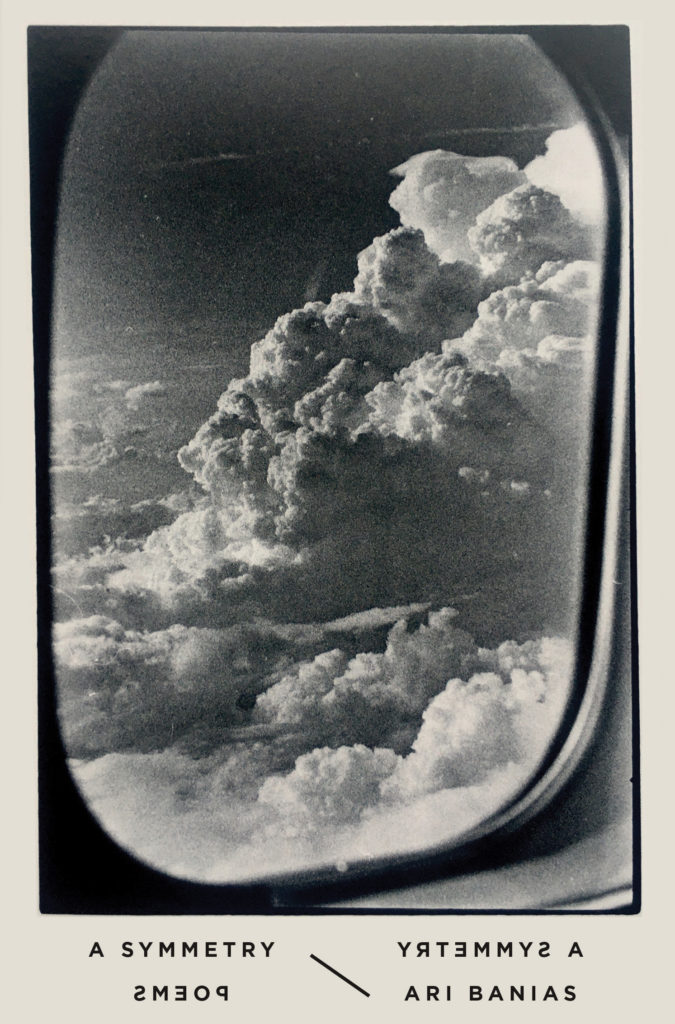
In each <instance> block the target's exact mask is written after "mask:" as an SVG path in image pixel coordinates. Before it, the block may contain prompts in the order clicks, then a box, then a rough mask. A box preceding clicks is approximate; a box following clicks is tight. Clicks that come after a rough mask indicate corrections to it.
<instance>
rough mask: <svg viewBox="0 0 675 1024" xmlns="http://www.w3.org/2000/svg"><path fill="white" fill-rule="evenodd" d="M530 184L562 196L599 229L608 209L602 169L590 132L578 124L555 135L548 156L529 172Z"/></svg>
mask: <svg viewBox="0 0 675 1024" xmlns="http://www.w3.org/2000/svg"><path fill="white" fill-rule="evenodd" d="M525 174H526V175H527V177H528V178H529V180H530V181H531V182H532V183H533V184H534V185H538V186H539V187H540V188H545V189H548V191H549V192H554V193H555V194H556V195H558V196H559V197H560V199H561V201H562V202H563V203H564V205H565V206H566V207H567V209H568V210H569V211H570V212H571V213H573V214H574V215H575V216H576V217H578V218H580V219H581V220H583V221H584V222H586V223H590V224H596V225H599V224H600V223H601V221H602V218H603V215H604V208H605V197H604V187H603V178H602V169H601V166H600V161H599V159H598V153H597V149H596V147H595V143H594V142H593V138H592V136H591V133H590V132H589V130H588V128H587V127H586V126H585V125H583V124H576V125H574V126H573V127H572V128H564V129H561V130H560V131H557V132H553V133H552V134H551V135H550V136H549V137H548V139H547V141H546V153H545V154H544V155H543V156H538V157H535V159H534V160H533V161H532V162H531V163H529V164H528V165H527V167H526V168H525Z"/></svg>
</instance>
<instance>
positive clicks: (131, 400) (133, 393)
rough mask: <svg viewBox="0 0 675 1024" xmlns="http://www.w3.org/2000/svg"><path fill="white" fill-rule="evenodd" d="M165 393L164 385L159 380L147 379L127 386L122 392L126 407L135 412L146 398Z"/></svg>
mask: <svg viewBox="0 0 675 1024" xmlns="http://www.w3.org/2000/svg"><path fill="white" fill-rule="evenodd" d="M165 394H166V387H165V386H164V384H162V382H161V380H149V381H146V382H145V383H144V384H134V385H133V387H130V388H127V390H126V391H125V392H124V399H125V401H126V403H127V409H130V410H132V411H134V412H136V411H138V409H140V407H141V405H142V403H143V402H144V401H145V399H146V398H152V397H156V396H158V395H165Z"/></svg>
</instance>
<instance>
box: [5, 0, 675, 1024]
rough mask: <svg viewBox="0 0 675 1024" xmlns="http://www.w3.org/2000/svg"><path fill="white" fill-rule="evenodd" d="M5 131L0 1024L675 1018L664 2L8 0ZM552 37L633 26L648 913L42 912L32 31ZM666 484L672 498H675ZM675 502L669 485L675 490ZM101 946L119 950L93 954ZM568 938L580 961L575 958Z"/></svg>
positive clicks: (668, 61)
mask: <svg viewBox="0 0 675 1024" xmlns="http://www.w3.org/2000/svg"><path fill="white" fill-rule="evenodd" d="M0 6H1V11H2V23H1V32H0V45H1V47H2V53H1V61H0V67H1V69H2V71H1V74H2V86H1V92H0V103H1V122H0V124H1V128H2V150H1V153H2V168H1V170H2V174H1V178H0V183H1V185H2V208H1V219H0V225H1V230H2V278H1V281H2V293H1V295H0V299H1V306H0V308H1V310H2V334H1V336H0V337H1V344H2V347H1V349H0V388H1V389H2V391H1V394H0V457H1V459H2V466H1V469H2V476H1V478H0V479H1V481H2V483H1V484H0V491H1V492H2V494H3V501H2V510H1V514H2V524H1V525H2V530H1V531H0V536H1V537H2V543H3V553H4V558H3V560H2V566H3V570H4V571H3V575H2V579H3V583H2V593H1V600H2V609H1V614H0V623H1V628H2V631H3V643H2V652H3V657H2V663H1V664H2V669H3V671H2V675H1V678H2V684H3V689H4V695H5V702H4V703H5V713H4V716H3V718H4V742H3V743H2V755H3V760H4V763H3V771H2V776H1V777H2V779H3V783H4V789H3V803H4V808H5V810H4V813H3V815H2V819H1V820H2V822H3V826H4V827H3V836H4V838H3V840H2V847H1V848H2V852H3V871H2V880H3V883H4V894H3V903H2V910H3V913H2V939H3V952H2V968H3V975H4V978H5V980H4V982H3V988H2V999H1V1002H2V1004H3V1007H6V1008H7V1009H6V1016H5V1019H7V1020H11V1021H17V1022H20V1021H24V1020H25V1021H29V1020H30V1021H34V1020H40V1019H43V1018H44V1017H48V1018H49V1019H50V1020H51V1021H57V1022H58V1021H61V1020H64V1021H68V1022H69V1024H84V1022H87V1024H89V1022H90V1021H92V1020H96V1021H102V1022H103V1024H107V1022H108V1021H118V1020H119V1019H120V1018H121V1017H123V1018H124V1019H125V1020H129V1021H136V1020H143V1021H146V1020H151V1021H155V1020H157V1021H160V1020H161V1021H173V1020H178V1019H181V1020H187V1019H190V1020H191V1021H199V1020H204V1021H210V1020H215V1019H221V1020H222V1019H223V1018H224V1017H228V1016H229V1017H230V1018H231V1019H233V1020H236V1021H237V1022H242V1021H251V1022H257V1021H258V1020H263V1019H268V1018H269V1016H270V1015H273V1016H274V1017H275V1018H278V1017H281V1018H284V1019H288V1020H292V1021H298V1022H305V1021H306V1022H310V1021H312V1022H314V1021H316V1020H317V1018H318V1017H320V1018H321V1019H323V1020H325V1021H326V1022H327V1024H331V1022H333V1021H344V1020H345V1017H346V1016H347V1015H348V1016H349V1018H350V1019H351V1020H353V1021H361V1020H364V1021H365V1020H370V1019H380V1018H383V1019H385V1020H387V1021H390V1022H392V1024H398V1022H399V1021H404V1020H405V1021H409V1020H411V1019H414V1020H424V1021H427V1020H431V1019H435V1020H440V1019H444V1020H447V1019H450V1018H451V1016H452V1017H454V1018H455V1019H457V1020H460V1021H462V1022H468V1024H472V1022H475V1024H482V1022H483V1021H484V1020H490V1021H493V1020H494V1021H500V1022H502V1021H503V1022H505V1024H506V1022H510V1021H512V1020H516V1019H518V1020H519V1021H523V1020H525V1021H528V1020H531V1021H537V1022H539V1021H542V1020H548V1019H551V1020H565V1021H575V1022H586V1021H589V1022H590V1021H594V1020H596V1019H597V1016H598V1014H606V1015H607V1017H608V1019H609V1020H612V1021H616V1020H619V1021H621V1020H623V1019H631V1020H634V1019H635V1018H636V1016H637V1017H639V1018H642V1019H644V1020H645V1021H650V1022H651V1021H654V1022H660V1021H664V1020H667V1019H669V1018H670V1015H671V1013H672V1007H671V1006H670V1005H669V990H670V988H671V974H672V971H671V970H670V957H669V956H668V952H669V947H670V946H672V938H671V935H672V932H671V922H672V917H671V914H672V909H673V908H672V892H673V890H674V889H675V886H674V885H673V877H674V875H675V870H674V869H673V867H672V866H671V865H672V862H673V849H672V839H671V837H672V835H673V828H672V806H673V795H672V794H673V789H672V785H671V783H670V779H671V778H672V755H671V751H672V748H673V743H672V739H671V735H672V728H673V726H672V723H673V698H672V689H673V671H672V658H671V657H669V654H670V651H669V649H668V648H669V646H670V643H671V636H672V632H673V628H672V625H671V621H672V615H673V598H672V593H673V586H672V582H671V581H672V573H673V566H672V561H671V560H670V556H671V555H672V544H671V541H670V535H671V533H672V527H671V520H672V504H670V502H669V501H668V497H667V495H668V489H669V488H668V483H669V482H670V478H671V474H672V472H673V470H672V466H673V457H672V442H673V430H672V422H671V416H672V412H671V410H672V408H673V399H672V396H671V393H672V384H671V381H672V379H673V358H672V348H673V329H672V314H671V313H670V306H671V303H672V291H673V289H672V285H671V283H670V277H671V275H672V270H671V267H672V256H671V240H672V223H671V219H672V206H673V199H672V192H673V179H672V163H671V157H670V151H671V150H672V140H671V134H670V133H671V123H672V113H671V108H672V96H673V88H672V86H673V81H672V64H673V58H672V29H673V22H674V20H675V19H673V16H672V15H668V14H666V13H665V11H666V6H665V5H658V6H657V5H656V4H652V3H646V2H642V3H632V4H627V3H618V2H617V3H612V4H611V5H610V4H607V3H596V2H589V0H587V2H583V3H579V2H576V0H574V2H567V3H565V5H564V6H563V5H560V6H557V7H554V6H552V5H549V6H547V7H544V6H543V5H542V4H541V3H520V2H517V3H511V4H508V5H507V4H505V3H501V4H487V3H476V2H471V3H468V2H460V3H455V4H447V3H446V4H443V3H438V2H436V3H428V2H426V0H416V2H415V3H414V4H413V3H396V2H388V3H373V2H371V0H360V2H356V0H349V2H347V3H345V2H343V3H340V4H330V5H323V6H321V8H319V6H318V5H316V4H309V3H306V2H305V3H301V2H298V0H286V2H285V3H283V4H279V5H277V6H276V7H274V6H273V5H270V4H263V3H259V2H252V0H248V2H247V3H246V4H245V5H242V4H234V3H231V4H230V3H202V2H199V0H191V2H190V3H181V4H176V3H147V2H145V0H133V2H129V0H120V2H117V3H116V4H114V5H113V4H110V3H108V2H100V3H97V4H95V5H93V4H91V3H88V4H86V3H81V2H61V0H54V2H52V3H47V2H43V3H38V2H30V0H29V2H24V3H22V2H20V0H0ZM188 22H189V23H190V24H204V25H216V24H223V25H227V24H232V25H235V24H248V25H256V24H260V25H265V24H267V25H278V24H293V23H295V24H299V25H303V24H304V25H311V24H328V25H330V24H333V25H339V24H345V25H350V24H352V25H357V24H370V25H378V24H390V25H394V24H398V25H403V24H420V25H422V24H430V25H433V24H541V23H547V22H548V23H557V24H560V23H568V24H575V23H576V24H587V23H601V24H602V23H604V24H607V23H619V22H620V23H628V24H630V26H631V30H632V53H633V76H634V146H635V189H636V198H635V221H636V252H637V272H638V276H637V285H636V307H637V308H636V323H637V326H636V333H637V345H636V349H637V375H638V410H637V411H638V445H637V448H638V511H639V527H638V550H639V557H640V572H639V587H640V594H639V597H640V629H641V633H640V647H641V651H640V653H641V674H642V678H641V691H642V716H643V730H642V759H643V777H642V795H643V806H644V843H645V849H644V855H643V871H644V909H643V911H642V913H641V914H640V915H639V916H637V917H628V918H622V917H611V916H608V917H597V918H585V917H579V916H569V917H504V916H488V917H463V916H454V915H451V916H433V917H432V916H417V915H416V916H398V915H396V916H388V917H367V916H366V917H358V918H357V917H352V916H340V917H330V918H329V917H294V918H293V917H289V918H264V917H253V918H241V917H230V918H228V917H213V918H204V917H196V918H165V917H149V918H127V917H122V918H110V917H80V918H78V917H61V916H59V917H55V916H46V917H42V918H41V917H40V915H39V914H38V912H37V909H36V907H37V844H36V820H37V814H36V778H35V761H36V753H35V752H36V717H35V675H36V666H35V650H34V648H35V636H34V621H35V600H34V590H35V583H34V579H35V567H34V556H33V536H34V497H33V494H34V482H33V481H34V478H33V466H32V445H33V438H32V429H33V425H32V416H33V410H32V391H31V389H32V377H31V361H32V354H31V328H30V276H29V270H30V264H29V258H30V251H29V242H28V187H27V184H28V161H27V145H26V96H25V76H26V68H25V29H26V26H27V25H28V24H31V23H33V24H36V23H37V24H39V23H42V24H49V23H53V24H94V23H99V24H129V25H131V24H153V23H156V24H172V23H173V24H186V23H188ZM664 481H665V482H666V487H665V488H664V486H663V485H664ZM670 490H671V491H672V485H671V487H670ZM474 938H475V939H479V940H481V941H485V940H488V939H489V940H491V941H493V942H494V941H496V940H498V939H501V940H502V941H506V940H508V939H511V940H512V941H514V942H516V941H518V940H523V941H529V940H533V941H534V942H535V943H536V942H537V941H539V940H542V939H546V940H548V941H550V943H551V948H552V956H551V957H550V958H549V959H546V960H540V959H536V960H529V959H528V960H522V959H521V958H517V957H514V959H513V960H512V961H510V962H509V961H504V960H493V959H491V960H484V961H480V960H479V961H473V960H471V959H467V960H453V959H446V960H440V959H435V958H434V959H430V960H413V961H410V960H402V959H401V957H400V954H399V952H398V949H397V946H396V940H397V939H400V940H402V941H408V940H413V942H416V941H418V940H429V941H434V940H445V941H455V940H459V939H466V940H472V939H474ZM124 939H133V940H136V941H137V940H139V939H142V940H146V941H148V940H151V939H152V940H154V941H158V940H160V939H163V940H165V941H169V940H171V939H174V940H178V941H180V940H181V939H186V940H189V941H192V940H194V939H198V940H201V941H203V940H207V939H213V940H217V941H223V940H239V941H240V940H242V939H243V940H254V941H259V940H261V939H263V940H266V941H270V940H274V942H275V944H276V945H275V947H274V952H273V954H272V956H271V958H270V959H269V960H262V959H260V958H256V959H254V960H252V959H247V960H243V959H241V958H239V957H237V958H233V959H231V960H227V959H225V958H222V959H221V958H218V959H213V960H205V959H199V960H197V961H192V960H186V961H182V960H176V961H173V962H172V961H167V960H154V959H153V960H148V961H145V962H143V961H141V960H140V959H139V957H138V956H135V957H134V958H133V959H128V960H126V959H123V958H122V957H121V955H120V943H121V941H123V940H124ZM95 940H98V941H99V942H100V943H101V945H102V947H103V949H104V951H105V953H106V956H105V958H104V959H101V958H99V957H95V958H89V957H88V953H89V950H90V948H91V945H92V943H93V942H94V941H95ZM573 940H578V941H579V942H580V943H581V946H582V949H583V952H584V957H583V959H579V958H578V957H575V958H572V959H568V957H567V950H568V947H569V945H570V944H571V942H572V941H573ZM310 952H314V953H316V954H317V955H318V956H320V957H322V958H323V959H325V960H327V961H328V962H329V963H332V964H334V965H335V966H336V967H338V968H339V969H341V970H342V971H344V972H345V973H346V974H348V975H349V976H350V977H352V978H354V980H355V981H357V982H358V983H360V984H361V985H363V986H364V987H365V988H367V989H368V990H369V991H370V992H371V993H372V996H371V998H370V999H365V998H364V997H363V996H362V995H360V994H359V993H358V992H356V991H355V990H353V989H351V988H350V987H349V986H347V985H344V984H343V983H342V982H340V981H339V980H338V979H335V978H333V977H332V976H331V975H330V974H328V973H327V972H325V971H324V970H323V969H322V968H320V967H319V966H317V965H316V964H314V963H313V962H312V961H311V960H310V959H309V953H310ZM502 982H505V983H506V984H507V985H508V984H511V983H513V984H520V983H527V984H537V985H538V986H539V985H543V986H546V985H548V984H553V985H554V986H556V988H557V989H558V990H560V988H562V987H563V986H564V985H565V984H574V985H575V986H576V990H577V999H576V1001H574V1002H563V1001H560V1002H558V1003H554V1002H551V1001H549V1002H546V1003H544V1004H542V1003H540V1002H534V1003H525V1004H519V1003H516V1004H513V1005H510V1004H508V1003H503V1004H499V1003H495V1002H491V1003H489V1004H488V1003H487V1002H485V1001H483V1002H482V1003H470V1002H469V1001H468V999H467V997H466V994H465V993H466V990H467V988H468V985H469V984H482V985H484V986H489V985H491V984H499V983H502ZM153 983H156V984H164V983H171V984H182V983H185V984H190V983H192V984H193V985H198V984H206V985H209V986H211V987H215V985H218V984H228V985H229V986H230V1000H229V1002H228V1003H223V1002H221V1001H220V1000H215V999H213V998H212V999H210V1000H209V1001H208V1002H204V1003H195V1002H194V1001H191V1002H188V1003H173V1002H171V1003H159V1004H152V1003H150V1002H148V1001H146V1002H145V1003H136V1002H134V1000H133V998H132V992H133V986H134V985H135V984H150V985H152V984H153ZM410 984H416V985H420V986H424V985H426V984H439V985H441V986H442V991H443V990H444V986H445V985H447V984H452V986H453V999H452V1002H451V1003H449V1004H448V1003H442V1002H439V1003H429V1004H426V1003H423V1002H420V1003H414V1002H407V1003H406V1002H404V1001H403V998H404V995H405V992H406V990H407V988H408V986H409V985H410Z"/></svg>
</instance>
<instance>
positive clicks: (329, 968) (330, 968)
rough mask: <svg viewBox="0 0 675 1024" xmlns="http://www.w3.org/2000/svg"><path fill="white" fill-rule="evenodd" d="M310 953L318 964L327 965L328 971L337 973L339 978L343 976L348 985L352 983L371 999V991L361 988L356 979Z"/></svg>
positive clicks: (353, 986)
mask: <svg viewBox="0 0 675 1024" xmlns="http://www.w3.org/2000/svg"><path fill="white" fill-rule="evenodd" d="M309 955H310V957H311V959H312V960H316V962H317V963H318V964H321V966H322V967H325V968H326V970H327V971H330V972H331V973H332V974H336V975H337V976H338V978H342V980H343V981H346V982H347V984H348V985H351V986H352V988H355V989H358V991H359V992H361V994H362V995H364V996H368V998H369V999H370V992H366V990H365V988H361V986H360V985H357V984H356V982H355V981H351V980H350V979H349V978H345V976H344V974H340V972H339V971H336V970H335V968H334V967H331V965H330V964H327V963H325V962H324V961H323V960H320V959H319V957H318V956H314V954H313V953H310V954H309Z"/></svg>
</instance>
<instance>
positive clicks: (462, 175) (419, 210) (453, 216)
mask: <svg viewBox="0 0 675 1024" xmlns="http://www.w3.org/2000/svg"><path fill="white" fill-rule="evenodd" d="M391 173H392V174H395V175H397V176H398V177H400V178H402V179H403V180H402V181H401V184H400V185H399V186H398V187H397V188H396V189H394V191H393V192H392V194H391V196H390V198H389V202H390V204H391V206H393V208H394V209H395V210H396V211H397V213H398V214H399V215H400V217H401V223H402V224H404V225H405V226H406V227H412V228H418V229H420V230H421V231H422V232H423V233H424V238H425V241H426V243H427V245H428V246H429V248H430V249H431V250H432V252H435V253H436V255H437V256H439V257H440V258H441V260H442V261H443V262H444V263H450V262H452V261H454V260H465V261H467V262H471V261H473V260H474V259H475V253H474V252H473V250H472V249H471V247H470V245H469V244H468V239H467V235H468V231H469V229H470V228H472V227H473V224H474V221H475V219H476V217H477V216H478V214H479V213H481V212H482V211H483V210H485V209H487V207H488V206H491V205H492V203H493V202H494V201H495V200H496V199H498V198H499V196H502V195H504V194H505V193H506V192H511V191H512V190H513V189H514V188H516V187H517V186H518V185H522V184H523V183H524V182H525V180H526V178H525V174H524V173H523V172H522V171H520V170H519V169H518V167H517V165H516V164H515V163H514V162H513V160H510V159H508V158H507V157H502V156H491V157H467V156H460V155H459V154H458V153H448V152H446V151H445V150H442V149H437V150H434V151H433V152H429V153H417V154H416V155H415V156H413V157H411V158H410V159H409V160H406V162H405V163H403V164H400V166H398V167H395V168H394V170H393V171H392V172H391ZM533 180H534V179H533Z"/></svg>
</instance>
